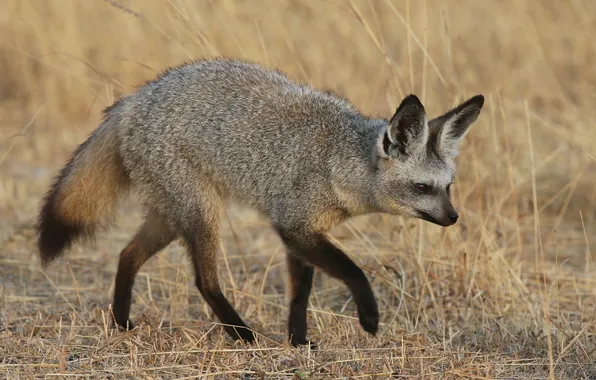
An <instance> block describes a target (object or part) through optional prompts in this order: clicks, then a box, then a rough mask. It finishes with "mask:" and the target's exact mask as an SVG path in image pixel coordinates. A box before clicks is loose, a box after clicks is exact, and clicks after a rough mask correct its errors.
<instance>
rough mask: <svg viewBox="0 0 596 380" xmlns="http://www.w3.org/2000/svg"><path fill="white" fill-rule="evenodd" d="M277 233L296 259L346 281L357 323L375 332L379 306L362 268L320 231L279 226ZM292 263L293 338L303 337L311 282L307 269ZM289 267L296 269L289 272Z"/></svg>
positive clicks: (291, 330) (300, 338)
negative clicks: (311, 232)
mask: <svg viewBox="0 0 596 380" xmlns="http://www.w3.org/2000/svg"><path fill="white" fill-rule="evenodd" d="M280 236H281V237H282V239H283V241H284V243H285V244H286V245H287V247H288V249H289V251H290V254H293V255H295V256H296V259H299V261H301V262H303V263H308V264H310V265H312V266H316V267H318V268H320V269H322V270H323V271H324V272H325V273H327V274H328V275H330V276H332V277H334V278H337V279H339V280H341V281H342V282H343V283H344V284H346V286H347V287H348V288H349V289H350V291H351V292H352V296H353V297H354V302H355V303H356V307H357V309H358V319H359V321H360V325H361V326H362V328H363V329H364V330H365V331H366V332H368V333H369V334H371V335H375V334H376V333H377V330H378V326H379V309H378V306H377V301H376V299H375V295H374V293H373V291H372V289H371V287H370V283H369V282H368V279H367V278H366V275H365V274H364V272H363V271H362V269H360V268H359V267H358V265H356V264H355V263H354V262H353V261H352V260H351V259H350V258H349V257H348V256H347V255H346V254H345V253H344V252H343V251H342V250H341V249H339V248H337V247H336V246H335V245H333V244H332V243H331V242H330V241H329V240H327V238H325V237H324V236H323V235H320V234H316V235H313V236H308V237H306V236H297V235H295V234H288V233H284V232H283V230H282V231H280ZM296 259H292V260H296ZM291 265H293V268H290V277H291V279H293V281H292V301H291V302H292V304H291V305H290V326H289V327H290V334H295V337H291V339H292V340H293V342H294V341H300V340H302V341H306V306H307V302H308V295H309V294H310V289H311V286H312V275H310V274H309V272H308V271H306V272H305V271H304V270H302V271H299V270H298V269H299V265H298V264H297V263H293V264H291ZM302 265H304V264H302ZM292 270H294V271H295V272H294V273H292ZM298 275H300V276H301V277H302V281H299V282H296V281H295V280H296V279H297V278H298ZM307 283H308V284H307ZM307 290H308V291H307ZM299 344H300V343H299Z"/></svg>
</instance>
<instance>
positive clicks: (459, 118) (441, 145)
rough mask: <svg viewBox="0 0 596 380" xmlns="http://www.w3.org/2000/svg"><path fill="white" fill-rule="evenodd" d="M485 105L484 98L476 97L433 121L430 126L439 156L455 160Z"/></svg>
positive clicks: (432, 141)
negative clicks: (462, 141)
mask: <svg viewBox="0 0 596 380" xmlns="http://www.w3.org/2000/svg"><path fill="white" fill-rule="evenodd" d="M483 105H484V96H482V95H476V96H474V97H472V98H470V99H468V100H466V101H465V102H463V103H462V104H460V105H459V106H457V107H455V108H454V109H452V110H451V111H449V112H447V113H445V114H444V115H442V116H439V117H437V118H435V119H432V120H431V121H430V122H429V123H428V124H429V128H430V134H431V139H430V140H431V141H430V143H432V144H434V145H435V146H434V147H433V148H434V149H435V151H437V152H438V153H439V154H441V155H443V156H445V157H450V158H455V157H456V156H457V155H458V154H459V144H460V142H461V140H462V139H463V138H464V137H465V135H466V134H467V133H468V131H469V129H470V126H471V125H472V123H474V122H475V121H476V119H477V118H478V115H479V114H480V110H481V109H482V106H483Z"/></svg>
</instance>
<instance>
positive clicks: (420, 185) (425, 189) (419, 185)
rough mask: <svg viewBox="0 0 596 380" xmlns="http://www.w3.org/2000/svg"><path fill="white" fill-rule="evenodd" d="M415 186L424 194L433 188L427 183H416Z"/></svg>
mask: <svg viewBox="0 0 596 380" xmlns="http://www.w3.org/2000/svg"><path fill="white" fill-rule="evenodd" d="M414 187H416V190H418V192H420V193H422V194H428V193H430V190H431V187H430V186H429V185H427V184H425V183H416V184H414Z"/></svg>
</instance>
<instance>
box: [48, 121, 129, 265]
mask: <svg viewBox="0 0 596 380" xmlns="http://www.w3.org/2000/svg"><path fill="white" fill-rule="evenodd" d="M116 127H117V126H116V125H113V124H112V123H111V122H110V120H109V119H107V120H105V121H104V123H103V124H102V125H101V126H100V127H99V128H98V129H97V130H95V132H94V133H93V134H92V135H91V136H90V137H89V138H88V139H87V141H85V142H84V143H83V144H81V145H80V146H79V147H78V148H77V150H76V151H75V152H74V154H73V155H72V158H71V159H70V161H69V162H68V163H67V164H66V166H65V167H64V168H63V169H62V171H61V172H60V174H59V175H58V176H57V177H56V179H55V181H54V184H53V185H52V187H51V188H50V191H49V192H48V193H47V195H46V197H45V199H44V201H43V206H42V207H41V211H40V214H39V222H38V234H39V240H38V246H39V252H40V256H41V261H42V263H43V265H44V266H45V265H47V264H49V263H50V262H51V261H52V260H54V259H56V258H57V257H59V256H60V255H61V254H62V253H63V252H64V250H65V249H66V248H68V247H69V246H70V245H71V244H72V243H73V242H74V241H75V240H77V239H79V238H82V237H90V236H92V235H93V233H94V232H95V231H96V230H97V228H98V227H99V226H101V225H102V224H105V222H107V221H108V220H109V219H110V217H111V216H112V214H113V213H114V211H115V208H116V205H117V201H118V199H119V196H120V194H121V193H122V191H124V190H126V189H127V188H128V186H129V177H128V174H127V173H126V171H125V169H124V167H123V164H122V159H121V156H120V152H119V149H118V138H117V135H116V131H115V128H116Z"/></svg>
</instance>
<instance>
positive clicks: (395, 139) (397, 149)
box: [381, 95, 428, 157]
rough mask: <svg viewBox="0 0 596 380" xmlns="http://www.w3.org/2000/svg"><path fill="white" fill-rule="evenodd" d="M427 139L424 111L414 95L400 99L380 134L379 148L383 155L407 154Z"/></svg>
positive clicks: (396, 155)
mask: <svg viewBox="0 0 596 380" xmlns="http://www.w3.org/2000/svg"><path fill="white" fill-rule="evenodd" d="M427 139H428V124H427V122H426V112H425V111H424V106H423V105H422V103H421V102H420V99H418V97H417V96H416V95H408V96H406V97H405V98H404V100H402V102H401V104H400V105H399V107H398V108H397V111H395V115H393V117H392V118H391V120H390V121H389V126H388V127H387V130H386V131H385V133H384V135H383V136H382V141H381V143H382V146H381V150H382V152H383V153H384V155H385V156H393V157H399V156H408V155H409V154H410V153H411V152H412V151H413V150H414V149H415V148H416V147H420V146H424V145H425V144H426V141H427Z"/></svg>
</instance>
